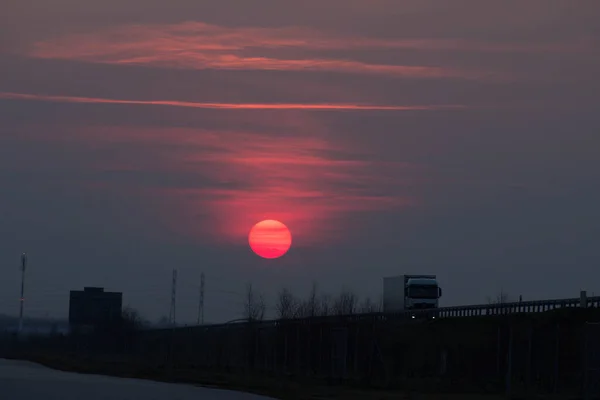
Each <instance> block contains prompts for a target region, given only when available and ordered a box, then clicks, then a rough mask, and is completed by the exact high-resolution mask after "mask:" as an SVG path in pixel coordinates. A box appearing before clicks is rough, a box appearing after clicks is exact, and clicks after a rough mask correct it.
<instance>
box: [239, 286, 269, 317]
mask: <svg viewBox="0 0 600 400" xmlns="http://www.w3.org/2000/svg"><path fill="white" fill-rule="evenodd" d="M266 309H267V306H266V303H265V297H264V295H263V294H262V293H256V292H255V291H254V289H253V288H252V284H251V283H249V284H248V285H247V286H246V295H245V302H244V318H247V319H248V320H249V321H262V320H263V319H264V318H265V311H266Z"/></svg>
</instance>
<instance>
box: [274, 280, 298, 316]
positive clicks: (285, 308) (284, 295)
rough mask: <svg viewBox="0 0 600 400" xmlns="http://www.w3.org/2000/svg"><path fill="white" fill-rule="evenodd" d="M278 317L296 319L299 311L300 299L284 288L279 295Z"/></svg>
mask: <svg viewBox="0 0 600 400" xmlns="http://www.w3.org/2000/svg"><path fill="white" fill-rule="evenodd" d="M275 310H276V311H277V317H278V318H280V319H289V318H294V317H295V316H296V313H297V311H298V299H296V297H295V296H294V295H293V293H292V292H290V291H289V290H288V289H286V288H284V289H283V290H281V291H280V292H279V294H278V295H277V304H276V305H275Z"/></svg>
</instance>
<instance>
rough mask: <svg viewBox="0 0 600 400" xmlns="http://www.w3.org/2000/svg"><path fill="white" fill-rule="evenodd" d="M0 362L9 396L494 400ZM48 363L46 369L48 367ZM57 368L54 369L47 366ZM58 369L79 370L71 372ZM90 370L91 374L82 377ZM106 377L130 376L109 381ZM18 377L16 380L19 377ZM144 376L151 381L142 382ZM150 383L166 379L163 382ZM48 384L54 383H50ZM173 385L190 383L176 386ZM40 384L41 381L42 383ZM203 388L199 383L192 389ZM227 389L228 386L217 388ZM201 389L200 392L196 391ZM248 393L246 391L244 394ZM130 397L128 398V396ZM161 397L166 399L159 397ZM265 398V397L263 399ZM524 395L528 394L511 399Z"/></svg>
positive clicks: (116, 367) (191, 373)
mask: <svg viewBox="0 0 600 400" xmlns="http://www.w3.org/2000/svg"><path fill="white" fill-rule="evenodd" d="M27 358H28V359H29V360H30V361H35V362H36V363H38V364H33V363H30V362H27V361H22V360H12V361H9V360H0V392H1V393H11V400H30V399H31V400H33V399H42V398H43V399H44V400H54V399H61V400H69V399H71V397H69V395H72V396H73V397H72V398H73V399H77V400H79V399H80V398H81V397H82V396H84V397H86V399H88V400H92V399H95V398H96V397H93V396H96V395H97V396H99V397H97V398H98V399H105V398H111V399H124V400H125V399H137V398H144V399H156V400H160V399H172V398H178V399H182V400H185V399H188V397H185V396H190V397H189V398H190V399H191V398H193V399H206V400H262V399H267V398H276V399H281V400H326V399H330V400H337V399H340V400H341V399H344V400H392V399H394V400H398V399H407V400H408V399H411V400H434V399H436V400H437V399H439V400H459V399H464V400H496V399H498V400H499V399H506V396H503V395H493V394H458V393H454V394H442V393H427V394H425V393H411V392H403V391H399V390H377V389H358V388H356V389H355V388H349V387H339V386H335V387H328V386H316V385H311V384H308V383H303V382H295V381H288V380H281V379H275V378H271V379H269V378H266V377H264V376H251V375H248V374H244V373H240V374H234V373H210V372H207V371H204V372H201V371H198V370H183V369H174V370H172V371H165V370H150V369H148V368H144V367H143V366H134V365H130V364H125V363H119V362H99V361H91V360H81V359H76V358H71V357H61V358H58V357H56V356H52V357H48V356H42V355H37V356H35V357H31V356H30V357H27ZM44 366H46V367H48V368H44ZM49 368H53V369H49ZM60 371H67V372H77V373H78V374H67V373H64V372H60ZM82 374H88V375H82ZM99 375H107V376H113V377H120V378H128V379H124V380H122V379H117V380H115V379H112V380H111V379H107V378H106V377H102V376H99ZM15 378H18V379H15ZM142 380H148V381H147V382H148V383H143V382H144V381H142ZM150 381H157V382H165V385H164V386H161V385H159V384H153V383H152V382H150ZM48 382H53V383H52V384H50V385H49V383H48ZM174 383H179V384H184V383H185V384H188V385H173V384H174ZM40 384H41V385H40ZM191 385H195V386H201V387H200V388H199V387H193V386H191ZM218 389H225V390H218ZM195 390H197V391H195ZM243 392H246V393H243ZM128 396H129V397H128ZM161 396H162V397H161ZM263 396H264V397H263ZM513 398H514V399H520V398H523V399H525V397H521V396H518V397H513ZM535 398H536V399H557V400H558V399H561V400H563V399H564V400H567V399H576V397H573V396H535Z"/></svg>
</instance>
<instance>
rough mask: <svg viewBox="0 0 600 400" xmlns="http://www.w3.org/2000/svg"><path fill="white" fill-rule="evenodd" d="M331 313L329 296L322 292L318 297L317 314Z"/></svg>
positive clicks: (324, 315)
mask: <svg viewBox="0 0 600 400" xmlns="http://www.w3.org/2000/svg"><path fill="white" fill-rule="evenodd" d="M330 314H331V296H329V295H328V294H325V293H323V294H322V295H321V296H320V299H319V315H321V316H323V317H326V316H328V315H330Z"/></svg>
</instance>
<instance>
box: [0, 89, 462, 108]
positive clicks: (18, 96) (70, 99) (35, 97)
mask: <svg viewBox="0 0 600 400" xmlns="http://www.w3.org/2000/svg"><path fill="white" fill-rule="evenodd" d="M0 99H7V100H32V101H49V102H61V103H84V104H86V103H87V104H122V105H153V106H169V107H184V108H202V109H226V110H305V111H311V110H312V111H319V110H321V111H348V110H350V111H367V110H371V111H373V110H375V111H425V110H442V109H456V110H459V109H464V108H466V107H465V106H463V105H422V106H414V105H413V106H399V105H373V104H344V103H323V104H301V103H210V102H191V101H177V100H121V99H107V98H93V97H79V96H52V95H40V94H27V93H10V92H0Z"/></svg>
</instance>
